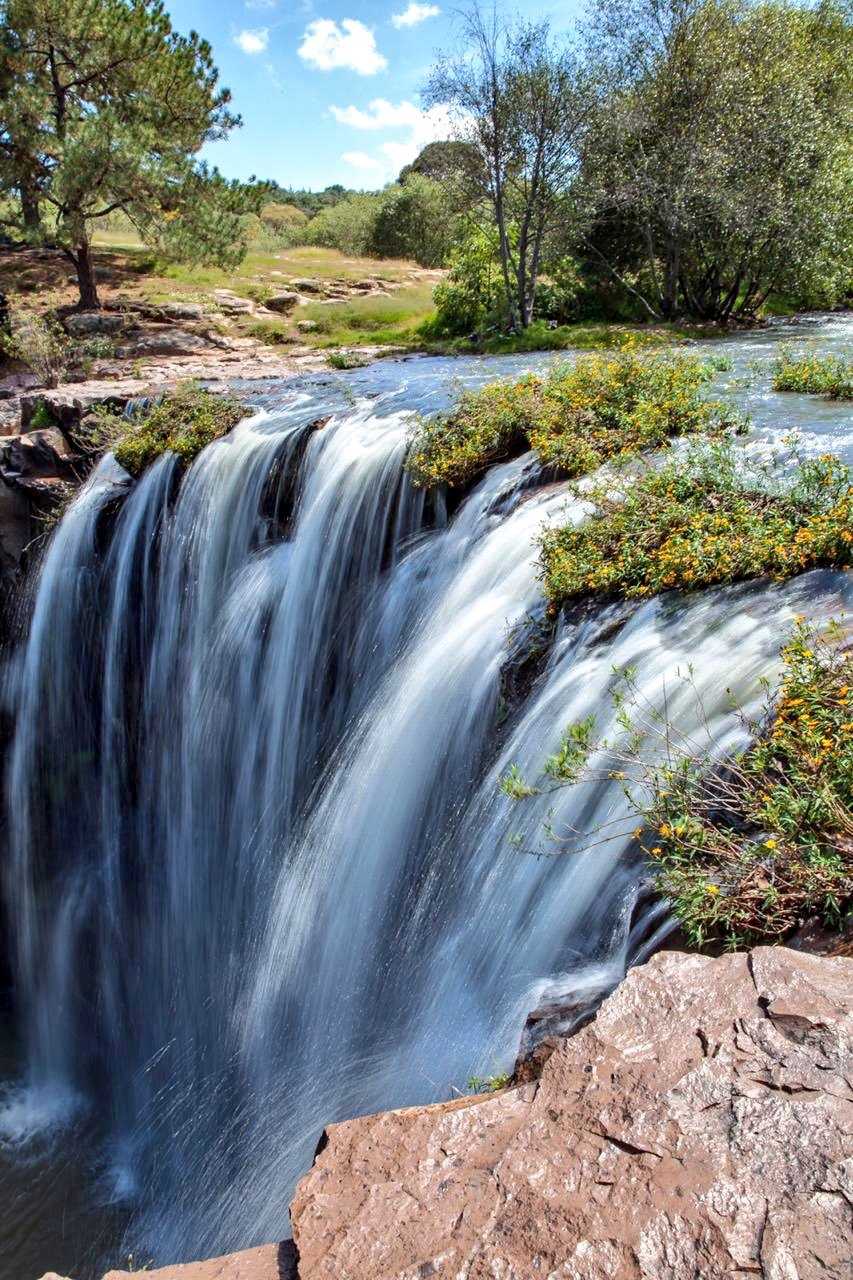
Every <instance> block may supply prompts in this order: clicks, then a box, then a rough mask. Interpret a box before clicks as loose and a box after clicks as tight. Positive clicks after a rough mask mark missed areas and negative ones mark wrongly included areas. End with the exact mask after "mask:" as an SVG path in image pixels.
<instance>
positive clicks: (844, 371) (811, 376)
mask: <svg viewBox="0 0 853 1280" xmlns="http://www.w3.org/2000/svg"><path fill="white" fill-rule="evenodd" d="M773 390H774V391H800V392H809V393H810V394H813V395H821V396H831V397H832V399H834V400H853V360H847V359H845V358H844V356H834V355H824V356H822V355H819V354H818V353H817V352H816V351H812V352H809V353H808V354H807V355H801V356H799V357H797V356H795V355H794V354H793V352H792V350H791V348H790V347H787V346H786V347H783V348H782V349H781V351H780V353H779V358H778V359H777V361H776V364H775V366H774V370H773Z"/></svg>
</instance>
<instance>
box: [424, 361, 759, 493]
mask: <svg viewBox="0 0 853 1280" xmlns="http://www.w3.org/2000/svg"><path fill="white" fill-rule="evenodd" d="M713 374H714V369H713V367H712V366H711V365H710V364H708V363H706V362H705V361H703V360H701V359H700V358H699V357H698V356H695V355H693V354H688V353H685V352H648V351H645V350H641V349H640V348H639V347H638V346H637V345H636V343H634V344H631V345H629V346H626V347H624V348H622V349H621V350H619V351H610V352H607V353H602V354H598V355H586V356H582V357H580V358H579V359H578V360H576V361H573V362H571V363H568V362H566V363H561V364H557V365H554V366H553V367H552V369H551V370H550V371H549V372H548V374H547V375H545V376H544V377H539V376H537V375H534V374H527V375H526V376H525V377H523V378H521V379H520V380H518V381H516V382H497V383H494V384H492V385H490V386H487V387H483V388H481V389H480V390H477V391H467V392H464V393H463V395H462V396H461V398H460V400H459V402H458V404H457V405H456V407H455V408H454V409H453V410H451V412H450V413H448V414H445V415H443V416H440V417H436V418H432V419H429V420H421V421H419V422H418V424H417V426H416V428H415V431H414V433H413V436H412V440H411V445H410V449H409V454H408V458H407V462H406V466H407V468H408V471H409V474H410V475H411V477H412V480H413V482H414V483H415V484H417V485H435V484H448V485H450V486H464V485H468V484H470V483H471V482H472V481H473V480H475V479H476V478H477V476H479V475H480V474H481V473H482V472H483V471H484V470H485V469H486V468H487V467H488V466H490V465H492V464H493V463H495V462H498V461H500V460H501V459H504V458H509V457H513V456H516V455H518V454H521V453H524V452H525V451H526V450H528V449H534V450H536V452H537V453H538V454H539V457H540V458H541V459H542V461H543V462H545V463H553V464H555V465H556V466H557V467H559V469H560V471H561V472H562V473H563V474H564V475H567V476H577V475H582V474H585V473H587V472H589V471H593V470H594V469H595V468H596V467H598V466H600V465H601V463H602V462H604V461H606V460H607V459H608V458H612V457H614V456H617V455H620V454H628V453H632V452H634V451H635V450H637V449H648V448H657V447H660V446H662V445H665V444H666V443H667V441H668V440H669V439H670V438H671V437H672V436H678V435H684V434H686V433H688V432H693V431H722V430H726V429H729V428H730V427H733V426H738V425H739V422H738V420H737V419H736V418H735V416H734V415H733V413H732V411H731V410H730V409H729V408H728V407H726V406H725V405H723V404H721V403H720V402H718V401H714V400H712V399H710V398H709V397H708V396H707V395H706V394H705V390H704V384H705V383H707V382H708V381H709V380H710V379H711V378H712V377H713Z"/></svg>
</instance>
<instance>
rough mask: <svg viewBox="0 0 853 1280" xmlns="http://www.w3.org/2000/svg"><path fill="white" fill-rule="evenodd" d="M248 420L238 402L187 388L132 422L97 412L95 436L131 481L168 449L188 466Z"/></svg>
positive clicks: (114, 415) (197, 389)
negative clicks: (97, 421) (244, 419)
mask: <svg viewBox="0 0 853 1280" xmlns="http://www.w3.org/2000/svg"><path fill="white" fill-rule="evenodd" d="M245 416H246V410H245V408H244V406H243V405H242V404H240V402H239V401H238V400H234V399H232V398H231V397H227V396H217V395H213V394H212V393H211V392H209V391H203V390H201V389H200V388H199V387H197V386H195V385H194V384H193V383H185V384H184V385H182V386H179V387H177V388H176V389H175V390H174V391H172V392H168V393H167V394H166V395H164V396H162V397H161V398H160V399H159V400H157V401H156V402H155V403H154V404H152V405H150V406H146V407H145V408H144V409H142V410H141V411H139V412H137V413H136V414H135V415H134V416H133V417H132V418H129V419H128V418H125V417H122V416H119V415H118V414H114V413H105V412H101V413H100V414H99V415H98V417H99V435H100V437H101V440H102V442H103V444H104V445H106V446H107V447H109V448H111V449H112V451H113V453H114V455H115V458H116V461H117V462H118V463H119V464H120V465H121V466H123V467H124V469H125V471H127V472H129V474H130V475H131V476H134V477H136V476H140V475H141V474H142V472H143V471H144V470H145V469H146V467H149V466H150V465H151V463H152V462H155V461H156V459H157V458H159V457H160V456H161V454H163V453H165V452H166V451H167V450H169V451H171V452H172V453H174V454H175V456H176V457H178V458H179V459H180V460H181V462H182V463H183V464H184V466H189V464H190V463H191V462H192V461H193V459H194V458H196V457H197V456H198V454H199V453H201V451H202V449H204V448H205V447H206V446H207V445H209V444H210V443H211V442H212V441H213V440H216V439H218V438H219V437H220V436H223V435H225V434H226V433H227V432H229V431H230V430H231V429H232V428H233V427H235V426H236V425H237V423H238V422H240V421H241V420H242V419H243V418H244V417H245Z"/></svg>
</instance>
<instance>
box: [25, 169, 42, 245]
mask: <svg viewBox="0 0 853 1280" xmlns="http://www.w3.org/2000/svg"><path fill="white" fill-rule="evenodd" d="M20 191H21V216H22V218H23V222H24V231H25V232H28V233H30V234H31V235H32V234H33V233H35V232H37V231H38V230H39V228H40V226H41V215H40V214H39V198H38V191H37V190H36V188H35V187H34V186H32V185H31V184H30V183H29V182H22V183H21V188H20Z"/></svg>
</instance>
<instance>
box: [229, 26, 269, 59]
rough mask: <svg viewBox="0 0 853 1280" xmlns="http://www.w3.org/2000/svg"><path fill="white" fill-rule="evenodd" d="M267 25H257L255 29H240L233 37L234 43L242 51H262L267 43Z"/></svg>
mask: <svg viewBox="0 0 853 1280" xmlns="http://www.w3.org/2000/svg"><path fill="white" fill-rule="evenodd" d="M269 38H270V33H269V28H268V27H258V29H257V30H256V31H241V32H240V33H239V34H238V35H236V36H235V37H234V43H235V44H236V45H237V46H238V47H239V48H240V49H242V50H243V52H244V53H263V51H264V49H266V47H267V44H268V43H269Z"/></svg>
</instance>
